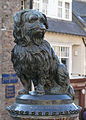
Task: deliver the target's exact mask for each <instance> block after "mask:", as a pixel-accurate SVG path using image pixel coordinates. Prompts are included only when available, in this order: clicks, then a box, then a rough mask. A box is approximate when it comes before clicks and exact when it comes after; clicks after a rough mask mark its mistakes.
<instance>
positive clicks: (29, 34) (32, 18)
mask: <svg viewBox="0 0 86 120" xmlns="http://www.w3.org/2000/svg"><path fill="white" fill-rule="evenodd" d="M46 29H48V23H47V18H46V16H45V15H44V14H42V13H41V12H38V11H36V10H32V9H25V10H20V11H19V12H18V13H16V15H15V16H14V31H13V35H14V38H15V41H14V42H15V43H16V44H19V45H24V46H25V45H28V44H30V43H31V42H33V43H35V44H37V45H39V44H41V42H42V40H43V38H44V34H45V32H46Z"/></svg>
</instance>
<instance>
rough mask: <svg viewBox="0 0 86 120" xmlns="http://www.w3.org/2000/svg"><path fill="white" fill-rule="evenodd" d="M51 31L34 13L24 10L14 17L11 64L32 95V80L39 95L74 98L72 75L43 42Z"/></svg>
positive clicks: (44, 19) (38, 14) (43, 18)
mask: <svg viewBox="0 0 86 120" xmlns="http://www.w3.org/2000/svg"><path fill="white" fill-rule="evenodd" d="M47 28H48V23H47V18H46V16H45V15H44V14H42V13H40V12H38V11H35V10H21V11H19V12H18V13H17V14H16V15H15V16H14V32H13V35H14V38H15V41H14V42H15V43H16V45H15V46H14V48H13V50H12V62H13V66H14V69H15V71H16V74H17V76H18V77H19V78H20V81H21V83H22V84H23V86H24V89H23V90H21V91H20V92H19V94H29V91H30V90H31V81H32V82H33V84H34V87H35V92H36V93H37V94H61V93H62V94H63V93H67V94H69V95H71V96H73V94H74V91H73V88H72V86H71V85H70V80H69V74H68V71H67V69H66V67H65V65H63V64H61V63H60V62H59V59H58V57H57V56H56V55H55V53H54V51H53V49H52V47H51V46H50V44H49V43H48V42H47V41H46V40H44V34H45V32H46V29H47Z"/></svg>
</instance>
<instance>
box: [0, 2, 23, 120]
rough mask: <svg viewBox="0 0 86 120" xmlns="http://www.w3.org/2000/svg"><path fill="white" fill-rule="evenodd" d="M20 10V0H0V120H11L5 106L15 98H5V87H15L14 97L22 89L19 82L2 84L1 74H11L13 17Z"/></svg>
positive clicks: (12, 71)
mask: <svg viewBox="0 0 86 120" xmlns="http://www.w3.org/2000/svg"><path fill="white" fill-rule="evenodd" d="M20 9H21V0H16V1H15V0H0V81H1V82H0V120H11V118H10V116H9V115H8V112H7V111H6V106H8V105H11V104H13V103H14V100H15V98H6V97H5V87H6V86H7V85H10V86H11V85H14V86H15V96H16V95H17V92H18V90H19V89H21V88H22V85H21V84H20V82H19V80H18V83H16V84H12V83H10V84H2V74H13V73H15V71H14V70H13V66H12V63H11V50H12V48H13V46H14V42H13V41H14V38H13V15H14V14H15V13H16V12H17V11H19V10H20Z"/></svg>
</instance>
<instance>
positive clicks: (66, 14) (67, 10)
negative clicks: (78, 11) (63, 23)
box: [65, 2, 70, 19]
mask: <svg viewBox="0 0 86 120" xmlns="http://www.w3.org/2000/svg"><path fill="white" fill-rule="evenodd" d="M69 10H70V4H69V3H68V2H65V18H66V19H69Z"/></svg>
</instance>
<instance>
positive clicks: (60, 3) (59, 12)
mask: <svg viewBox="0 0 86 120" xmlns="http://www.w3.org/2000/svg"><path fill="white" fill-rule="evenodd" d="M58 17H60V18H62V1H58Z"/></svg>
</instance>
